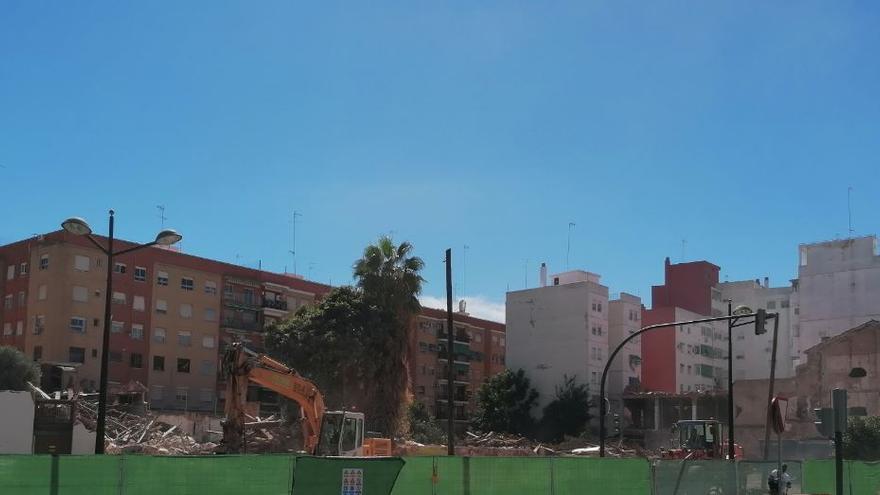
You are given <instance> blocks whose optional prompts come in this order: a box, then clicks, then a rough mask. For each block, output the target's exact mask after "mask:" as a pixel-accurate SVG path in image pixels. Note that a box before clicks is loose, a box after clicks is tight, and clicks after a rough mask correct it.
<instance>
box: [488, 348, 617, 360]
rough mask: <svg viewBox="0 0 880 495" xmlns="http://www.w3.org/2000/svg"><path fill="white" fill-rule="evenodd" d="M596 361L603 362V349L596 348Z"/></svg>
mask: <svg viewBox="0 0 880 495" xmlns="http://www.w3.org/2000/svg"><path fill="white" fill-rule="evenodd" d="M596 359H598V360H599V361H601V360H602V348H601V347H598V348H596ZM502 360H503V358H502Z"/></svg>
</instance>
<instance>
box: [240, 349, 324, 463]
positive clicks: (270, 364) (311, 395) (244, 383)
mask: <svg viewBox="0 0 880 495" xmlns="http://www.w3.org/2000/svg"><path fill="white" fill-rule="evenodd" d="M223 372H224V374H225V375H226V406H225V411H224V412H225V413H226V420H225V421H224V422H223V441H224V443H225V444H226V452H227V453H241V452H243V451H244V406H245V402H246V400H247V388H248V383H249V382H253V383H255V384H257V385H260V386H262V387H265V388H268V389H269V390H272V391H274V392H277V393H278V394H280V395H282V396H284V397H287V398H288V399H291V400H294V401H296V403H297V404H299V405H300V407H301V408H302V416H303V422H302V430H303V447H304V450H305V451H306V452H308V453H310V454H314V453H315V450H316V448H317V446H318V435H319V434H320V431H321V421H322V419H323V417H324V413H325V410H326V409H325V406H324V396H323V395H321V392H320V391H319V390H318V387H316V386H315V384H314V383H312V382H311V381H309V380H307V379H306V378H304V377H303V376H302V375H300V374H299V373H297V372H296V371H295V370H293V369H291V368H289V367H287V366H285V365H284V364H282V363H279V362H278V361H276V360H274V359H272V358H270V357H268V356H265V355H263V354H256V353H254V352H252V351H249V350H248V349H246V348H245V347H244V346H242V345H241V343H239V342H236V343H233V344H232V345H230V346H229V348H228V349H227V350H226V353H225V354H224V357H223Z"/></svg>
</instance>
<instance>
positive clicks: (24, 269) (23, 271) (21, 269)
mask: <svg viewBox="0 0 880 495" xmlns="http://www.w3.org/2000/svg"><path fill="white" fill-rule="evenodd" d="M27 274H28V264H27V263H22V264H20V265H18V276H19V277H26V276H27Z"/></svg>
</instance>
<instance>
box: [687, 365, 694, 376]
mask: <svg viewBox="0 0 880 495" xmlns="http://www.w3.org/2000/svg"><path fill="white" fill-rule="evenodd" d="M692 374H693V368H692V367H691V365H688V375H692Z"/></svg>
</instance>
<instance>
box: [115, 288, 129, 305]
mask: <svg viewBox="0 0 880 495" xmlns="http://www.w3.org/2000/svg"><path fill="white" fill-rule="evenodd" d="M125 301H126V296H125V292H116V291H114V292H113V304H125Z"/></svg>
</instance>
